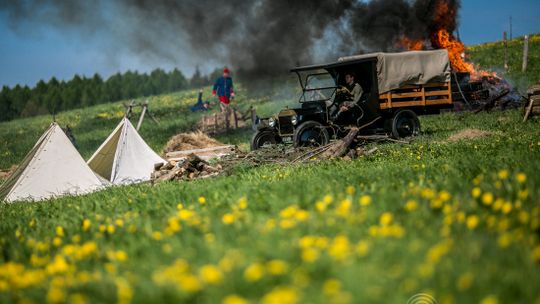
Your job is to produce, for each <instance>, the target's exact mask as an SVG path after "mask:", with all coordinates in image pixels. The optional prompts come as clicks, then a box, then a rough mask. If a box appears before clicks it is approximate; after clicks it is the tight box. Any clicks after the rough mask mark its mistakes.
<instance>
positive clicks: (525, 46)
mask: <svg viewBox="0 0 540 304" xmlns="http://www.w3.org/2000/svg"><path fill="white" fill-rule="evenodd" d="M528 57H529V35H525V39H524V40H523V65H522V67H521V71H522V72H523V73H525V72H526V71H527V60H528V59H529V58H528Z"/></svg>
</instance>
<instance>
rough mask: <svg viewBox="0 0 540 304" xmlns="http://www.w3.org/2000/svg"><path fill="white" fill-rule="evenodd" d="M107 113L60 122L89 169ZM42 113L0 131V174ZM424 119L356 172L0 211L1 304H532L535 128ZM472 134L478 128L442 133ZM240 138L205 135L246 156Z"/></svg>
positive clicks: (169, 120)
mask: <svg viewBox="0 0 540 304" xmlns="http://www.w3.org/2000/svg"><path fill="white" fill-rule="evenodd" d="M244 95H245V92H243V91H242V90H241V91H240V94H239V96H240V97H239V98H238V99H237V101H236V102H237V103H238V105H239V107H240V108H242V109H247V108H249V106H250V105H254V106H256V107H257V110H258V113H259V114H260V115H261V116H266V115H269V114H270V113H272V112H274V111H275V110H276V109H278V108H280V107H281V106H282V105H283V104H286V103H287V101H286V100H285V98H283V97H279V100H280V101H277V102H275V101H273V102H268V100H269V99H272V100H275V97H272V98H269V97H264V98H262V97H261V98H250V99H248V98H244V97H242V96H244ZM205 96H210V95H209V89H208V88H206V90H205ZM195 98H196V92H195V91H185V92H178V93H175V94H170V95H162V96H156V97H152V98H151V101H150V103H151V110H152V111H153V113H154V114H155V115H156V117H157V118H158V119H159V120H160V124H159V125H156V124H154V123H152V122H151V121H150V120H147V121H145V123H144V125H143V127H142V130H141V134H142V136H143V137H144V138H145V139H146V140H147V141H148V143H149V144H150V145H151V146H152V148H154V149H155V150H156V151H160V150H161V149H162V147H163V145H164V144H165V143H166V141H167V140H168V138H169V137H170V136H171V135H173V134H176V133H178V132H182V131H186V130H189V129H190V128H191V126H192V124H193V123H194V122H195V121H197V120H198V118H199V115H200V114H197V115H193V114H190V113H189V112H188V106H189V105H191V104H193V103H194V102H195ZM122 114H123V106H122V105H121V103H111V104H108V105H100V106H96V107H92V108H88V109H85V110H75V111H69V112H65V113H61V114H59V115H58V117H57V120H58V121H59V122H60V123H61V124H62V125H65V124H68V123H69V124H70V125H71V126H72V128H73V130H74V133H75V135H76V137H77V141H78V143H79V146H80V151H81V153H82V155H83V156H84V157H85V158H88V157H89V156H90V155H91V154H92V153H93V152H94V151H95V149H96V148H97V147H98V146H99V144H100V143H101V142H102V141H103V140H104V139H105V138H106V136H107V135H108V134H109V132H111V131H112V129H113V128H114V127H115V126H116V124H117V123H118V121H119V120H120V118H121V116H122ZM50 120H51V118H50V117H37V118H31V119H22V120H16V121H12V122H8V123H2V124H0V155H1V156H2V157H0V168H9V167H10V166H11V165H13V164H17V163H18V162H20V161H21V160H22V158H23V157H24V155H25V153H26V152H27V151H28V150H29V149H30V148H31V146H32V145H33V144H34V142H35V140H36V139H37V138H38V137H39V135H40V134H41V133H42V132H43V131H44V130H45V129H46V127H47V126H48V124H49V123H50ZM133 122H134V123H135V122H136V119H133ZM421 123H422V127H423V134H422V135H421V136H419V137H418V138H416V139H415V140H414V141H413V142H412V143H411V144H410V145H400V144H378V145H376V146H377V147H378V148H379V150H378V152H376V153H375V154H372V155H370V156H368V157H361V158H359V159H356V160H353V161H344V160H335V161H326V162H320V163H311V164H305V165H298V164H297V165H291V166H277V165H267V166H262V167H258V168H251V167H247V166H244V167H238V168H236V169H235V170H233V171H232V172H231V173H230V175H227V176H221V177H217V178H212V179H204V180H197V181H193V182H167V183H163V184H159V185H156V186H151V185H148V184H142V185H134V186H123V187H113V188H110V189H108V190H105V191H101V192H97V193H93V194H90V195H86V196H80V197H64V198H60V199H57V200H51V201H45V202H40V203H17V204H2V205H0V248H1V254H0V302H2V303H12V302H13V303H15V302H25V301H33V302H44V301H49V302H89V303H90V302H91V303H94V302H115V301H118V302H120V303H127V302H130V301H131V302H134V303H146V302H165V303H179V302H190V303H222V302H224V303H229V304H230V303H243V302H242V301H241V300H242V299H244V300H247V301H249V302H251V303H258V302H262V303H294V302H300V303H328V302H336V303H347V302H350V303H359V302H367V303H406V302H407V300H408V299H409V298H410V297H411V296H413V295H415V294H417V293H428V294H430V295H432V296H433V297H435V298H436V299H437V300H438V301H439V303H533V302H535V301H536V302H538V301H539V300H540V292H539V291H538V288H537V287H536V285H537V284H536V283H534V282H538V281H540V244H539V239H538V238H539V235H538V232H539V231H540V206H539V205H538V203H539V201H540V200H539V199H540V187H539V185H540V175H539V174H538V171H539V170H540V132H539V131H538V130H540V120H539V119H538V118H533V119H532V120H530V121H528V122H527V123H525V124H523V123H521V113H520V112H519V111H507V112H493V113H481V114H478V115H474V114H470V113H465V114H444V115H438V116H427V117H422V118H421ZM469 129H480V130H485V131H489V132H491V133H490V135H489V136H487V137H483V138H476V139H466V140H463V141H457V142H452V141H449V140H448V138H449V136H451V135H453V134H456V133H458V132H460V131H464V130H469ZM250 135H251V132H250V131H249V130H238V131H236V132H233V133H230V134H225V135H222V136H220V137H219V139H221V140H222V141H224V142H230V143H236V144H240V145H243V146H244V147H245V146H247V140H248V138H249V137H250ZM231 295H236V296H237V297H236V298H234V297H231ZM288 300H290V301H288ZM294 300H296V301H294Z"/></svg>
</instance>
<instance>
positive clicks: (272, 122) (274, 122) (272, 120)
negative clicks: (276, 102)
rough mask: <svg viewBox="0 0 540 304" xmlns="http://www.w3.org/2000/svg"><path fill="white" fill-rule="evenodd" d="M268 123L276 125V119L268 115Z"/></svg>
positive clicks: (271, 125)
mask: <svg viewBox="0 0 540 304" xmlns="http://www.w3.org/2000/svg"><path fill="white" fill-rule="evenodd" d="M268 125H269V126H270V127H271V128H273V127H275V126H276V120H275V119H274V118H273V117H270V119H268Z"/></svg>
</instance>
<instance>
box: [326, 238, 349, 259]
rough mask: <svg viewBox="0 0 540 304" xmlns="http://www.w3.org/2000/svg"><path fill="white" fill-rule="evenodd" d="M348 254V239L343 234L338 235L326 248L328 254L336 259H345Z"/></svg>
mask: <svg viewBox="0 0 540 304" xmlns="http://www.w3.org/2000/svg"><path fill="white" fill-rule="evenodd" d="M349 254H350V245H349V239H348V238H347V236H345V235H338V236H336V237H335V238H334V240H333V241H332V244H331V245H330V247H329V248H328V255H330V256H331V257H333V258H334V259H336V260H338V261H342V260H344V259H346V258H347V257H348V256H349Z"/></svg>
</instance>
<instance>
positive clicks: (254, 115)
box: [250, 106, 257, 131]
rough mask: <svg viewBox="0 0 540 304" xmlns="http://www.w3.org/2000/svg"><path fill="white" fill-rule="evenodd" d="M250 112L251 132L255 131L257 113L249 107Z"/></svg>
mask: <svg viewBox="0 0 540 304" xmlns="http://www.w3.org/2000/svg"><path fill="white" fill-rule="evenodd" d="M250 110H251V128H252V129H253V131H257V111H256V110H255V108H254V107H253V106H251V107H250Z"/></svg>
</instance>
